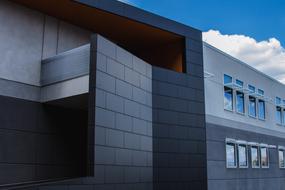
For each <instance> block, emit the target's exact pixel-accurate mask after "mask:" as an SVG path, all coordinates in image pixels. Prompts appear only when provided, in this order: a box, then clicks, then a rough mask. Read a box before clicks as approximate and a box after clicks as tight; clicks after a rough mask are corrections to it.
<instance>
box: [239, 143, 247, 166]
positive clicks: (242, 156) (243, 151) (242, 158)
mask: <svg viewBox="0 0 285 190" xmlns="http://www.w3.org/2000/svg"><path fill="white" fill-rule="evenodd" d="M238 158H239V166H241V167H247V148H246V145H239V146H238Z"/></svg>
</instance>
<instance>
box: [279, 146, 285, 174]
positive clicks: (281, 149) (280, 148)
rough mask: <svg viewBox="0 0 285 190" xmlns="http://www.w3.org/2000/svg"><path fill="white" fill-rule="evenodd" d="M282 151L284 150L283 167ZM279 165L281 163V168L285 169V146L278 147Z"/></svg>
mask: <svg viewBox="0 0 285 190" xmlns="http://www.w3.org/2000/svg"><path fill="white" fill-rule="evenodd" d="M280 151H281V152H283V163H284V164H283V167H281V164H280V157H279V155H280ZM278 165H279V169H285V147H281V146H279V147H278Z"/></svg>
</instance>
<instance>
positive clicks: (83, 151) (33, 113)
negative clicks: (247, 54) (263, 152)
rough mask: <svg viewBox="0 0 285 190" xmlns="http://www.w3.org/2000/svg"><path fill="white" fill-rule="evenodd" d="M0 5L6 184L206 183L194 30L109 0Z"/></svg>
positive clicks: (2, 177)
mask: <svg viewBox="0 0 285 190" xmlns="http://www.w3.org/2000/svg"><path fill="white" fill-rule="evenodd" d="M0 10H1V11H0V19H1V21H0V23H1V29H0V41H1V44H0V57H1V64H0V77H1V82H0V94H1V98H0V105H1V106H0V110H1V117H0V118H1V122H0V123H1V125H0V128H1V130H0V134H1V137H0V139H1V140H0V146H1V147H0V163H1V164H0V172H1V173H0V184H1V186H0V187H1V188H3V189H9V188H11V189H15V188H16V189H61V190H62V189H68V190H71V189H96V190H97V189H98V190H100V189H124V190H127V189H148V190H149V189H169V188H171V189H177V188H180V189H189V188H191V189H206V184H207V182H206V143H205V138H206V136H205V130H206V129H205V114H204V78H203V56H202V39H201V31H199V30H197V29H194V28H191V27H188V26H185V25H182V24H179V23H176V22H173V21H170V20H167V19H165V18H162V17H159V16H156V15H154V14H151V13H148V12H145V11H142V10H140V9H137V8H134V7H132V6H129V5H126V4H123V3H121V2H118V1H114V0H104V1H102V0H91V1H90V0H74V1H73V0H72V1H70V0H60V1H58V0H41V1H38V0H13V1H9V0H2V1H1V2H0ZM194 108H195V109H194Z"/></svg>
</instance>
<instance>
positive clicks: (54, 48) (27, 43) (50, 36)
mask: <svg viewBox="0 0 285 190" xmlns="http://www.w3.org/2000/svg"><path fill="white" fill-rule="evenodd" d="M90 35H91V32H90V31H86V30H83V29H81V28H79V27H76V26H73V25H71V24H68V23H65V22H63V21H60V20H58V19H56V18H52V17H49V16H46V15H44V14H42V13H40V12H37V11H34V10H31V9H28V8H26V7H23V6H20V5H17V4H15V3H12V2H10V1H8V0H1V1H0V57H1V59H0V78H2V79H8V80H11V81H17V82H21V83H26V84H31V85H36V86H38V85H39V83H40V69H41V60H42V59H43V58H47V57H50V56H53V55H56V54H57V53H61V52H64V51H66V50H70V49H73V48H75V47H78V46H81V45H83V44H86V43H89V37H90Z"/></svg>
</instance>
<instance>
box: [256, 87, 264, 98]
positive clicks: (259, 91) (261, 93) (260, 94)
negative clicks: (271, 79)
mask: <svg viewBox="0 0 285 190" xmlns="http://www.w3.org/2000/svg"><path fill="white" fill-rule="evenodd" d="M257 94H258V95H259V96H262V97H263V96H264V91H263V90H261V89H258V91H257Z"/></svg>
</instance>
